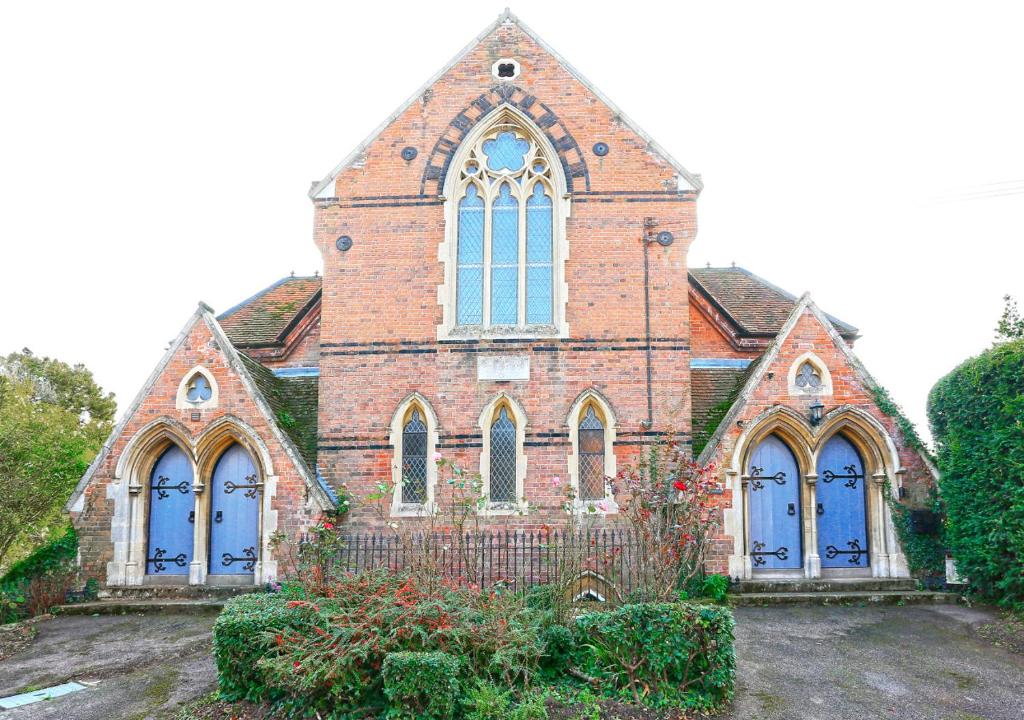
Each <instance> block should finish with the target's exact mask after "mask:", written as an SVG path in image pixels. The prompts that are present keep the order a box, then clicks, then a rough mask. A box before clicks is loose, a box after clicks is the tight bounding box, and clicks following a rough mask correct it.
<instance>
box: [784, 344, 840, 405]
mask: <svg viewBox="0 0 1024 720" xmlns="http://www.w3.org/2000/svg"><path fill="white" fill-rule="evenodd" d="M804 363H810V364H811V365H812V366H814V369H815V370H817V371H818V375H819V376H820V377H821V385H820V386H819V387H816V388H802V387H800V386H799V385H797V384H796V378H797V373H799V372H800V368H801V367H803V365H804ZM786 387H787V388H788V392H789V394H790V395H792V396H794V397H800V396H802V395H816V396H817V395H821V396H828V395H831V394H832V373H830V372H829V370H828V365H826V364H825V362H824V361H823V360H822V359H821V358H820V357H818V356H817V355H815V354H814V353H813V352H805V353H804V354H803V355H801V356H800V357H798V358H797V359H796V360H794V361H793V364H792V365H790V366H789V373H788V374H787V377H786Z"/></svg>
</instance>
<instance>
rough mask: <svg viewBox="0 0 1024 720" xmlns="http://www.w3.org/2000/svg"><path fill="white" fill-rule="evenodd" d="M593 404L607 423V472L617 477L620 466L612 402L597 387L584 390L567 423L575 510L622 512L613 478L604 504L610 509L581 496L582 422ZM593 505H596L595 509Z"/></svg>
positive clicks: (608, 512)
mask: <svg viewBox="0 0 1024 720" xmlns="http://www.w3.org/2000/svg"><path fill="white" fill-rule="evenodd" d="M589 407H593V408H594V412H595V414H596V415H597V416H598V419H599V420H600V421H601V422H602V424H604V474H605V477H606V478H615V477H616V475H617V473H618V470H617V464H616V459H615V430H616V420H615V412H614V411H613V410H612V408H611V404H610V403H609V402H608V401H607V400H606V399H605V398H604V396H603V395H601V393H599V392H598V391H597V390H595V389H593V388H588V389H587V390H584V391H583V392H582V393H580V395H579V397H577V398H576V400H575V401H574V402H573V404H572V407H571V408H570V409H569V415H568V417H567V418H566V423H567V424H568V427H569V444H570V453H569V458H568V462H569V485H570V487H571V488H572V489H573V494H574V500H573V512H576V513H580V514H583V513H586V514H596V515H613V514H615V513H617V512H619V505H618V503H616V502H615V494H614V493H613V492H612V487H611V483H610V482H605V497H604V504H605V507H606V508H607V509H606V510H601V509H599V508H598V507H597V503H598V502H601V501H599V500H582V499H580V463H579V442H580V422H581V421H582V420H583V417H584V416H585V413H586V411H587V408H589ZM591 508H593V509H591Z"/></svg>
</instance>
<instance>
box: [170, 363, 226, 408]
mask: <svg viewBox="0 0 1024 720" xmlns="http://www.w3.org/2000/svg"><path fill="white" fill-rule="evenodd" d="M219 394H220V393H219V388H218V386H217V380H216V379H215V378H214V377H213V373H212V372H210V371H209V370H208V369H207V368H205V367H203V366H202V365H196V366H195V367H194V368H192V369H191V370H189V371H188V372H187V373H185V375H183V376H182V378H181V382H180V383H178V391H177V393H176V395H175V398H174V406H175V407H176V408H177V409H178V410H206V409H210V408H215V407H217V403H218V400H219V397H218V396H219Z"/></svg>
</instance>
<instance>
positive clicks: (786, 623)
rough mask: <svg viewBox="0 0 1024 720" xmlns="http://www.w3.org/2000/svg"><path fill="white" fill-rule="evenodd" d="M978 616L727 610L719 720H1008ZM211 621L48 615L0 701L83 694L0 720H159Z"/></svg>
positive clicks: (1023, 682)
mask: <svg viewBox="0 0 1024 720" xmlns="http://www.w3.org/2000/svg"><path fill="white" fill-rule="evenodd" d="M994 618H995V615H994V614H993V613H991V612H990V611H988V610H972V609H968V608H961V607H956V606H934V607H932V606H929V607H863V608H860V607H766V608H738V609H737V610H736V620H737V653H738V656H739V672H738V675H739V682H738V687H737V692H736V702H735V704H734V707H733V708H732V710H731V712H730V713H727V714H726V715H725V716H724V717H725V718H728V719H729V720H741V719H742V720H804V719H806V720H861V719H862V718H863V719H867V718H870V719H871V720H875V719H879V718H883V719H888V718H901V719H906V720H978V719H979V718H983V719H984V720H1021V718H1024V657H1022V656H1020V655H1014V654H1013V653H1011V652H1009V651H1008V650H1005V649H1003V648H1000V647H996V646H994V645H992V644H991V643H989V642H987V641H985V640H981V639H979V638H978V637H977V633H976V628H977V626H978V625H980V624H983V623H987V622H991V621H992V620H993V619H994ZM212 623H213V617H212V616H187V615H145V616H138V615H136V616H121V617H117V616H104V617H88V616H86V617H57V618H54V619H52V620H47V621H45V622H42V623H40V624H39V625H38V630H39V634H38V636H37V637H36V639H35V640H34V641H33V642H32V644H31V645H30V646H28V647H27V648H25V649H23V650H21V651H20V652H18V653H17V654H15V655H14V656H12V657H10V658H8V659H7V660H5V661H3V662H0V697H3V696H6V695H11V694H14V693H16V692H20V691H23V690H25V689H26V687H28V688H30V689H33V690H34V689H38V688H42V687H48V686H50V685H56V684H58V683H62V682H65V681H68V680H77V681H80V682H83V683H96V684H95V686H93V687H90V688H89V689H87V690H83V691H80V692H76V693H73V694H71V695H67V696H65V697H62V698H57V699H55V700H50V701H45V702H40V703H36V704H34V705H28V706H25V707H22V708H17V709H14V710H8V711H0V720H23V719H25V718H54V719H56V718H60V719H61V720H69V719H70V720H107V719H111V718H132V719H136V718H138V719H140V720H141V719H142V718H173V717H174V715H175V714H176V713H177V709H178V707H179V705H180V703H182V702H186V701H189V700H191V699H194V698H197V697H200V696H202V695H205V694H206V693H208V692H209V691H210V690H212V689H213V688H214V687H215V686H216V676H215V673H214V665H213V661H212V659H211V657H210V627H211V625H212Z"/></svg>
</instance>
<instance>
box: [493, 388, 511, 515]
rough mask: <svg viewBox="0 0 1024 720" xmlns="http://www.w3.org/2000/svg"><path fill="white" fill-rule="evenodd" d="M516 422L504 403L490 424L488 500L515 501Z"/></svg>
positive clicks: (495, 501)
mask: <svg viewBox="0 0 1024 720" xmlns="http://www.w3.org/2000/svg"><path fill="white" fill-rule="evenodd" d="M516 454H517V453H516V424H515V421H514V420H513V419H512V418H510V417H509V413H508V408H507V407H505V406H504V405H502V406H501V409H500V410H499V411H498V415H497V417H496V418H495V419H494V423H493V424H492V425H491V468H490V469H491V473H490V484H491V487H490V501H491V502H494V503H513V502H515V501H516V461H517V458H516Z"/></svg>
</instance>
